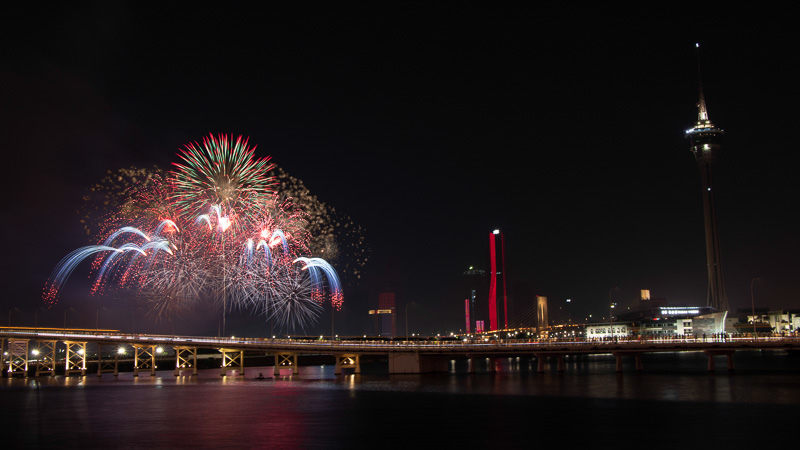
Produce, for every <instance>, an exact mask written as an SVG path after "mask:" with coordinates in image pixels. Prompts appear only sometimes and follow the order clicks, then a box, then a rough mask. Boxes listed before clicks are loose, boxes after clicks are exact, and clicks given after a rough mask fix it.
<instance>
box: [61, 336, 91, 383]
mask: <svg viewBox="0 0 800 450" xmlns="http://www.w3.org/2000/svg"><path fill="white" fill-rule="evenodd" d="M64 343H65V344H67V357H66V359H65V361H64V362H65V367H64V376H67V377H68V376H70V375H72V374H74V373H79V374H81V376H84V375H86V342H75V341H64Z"/></svg>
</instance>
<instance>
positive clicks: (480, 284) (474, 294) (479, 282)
mask: <svg viewBox="0 0 800 450" xmlns="http://www.w3.org/2000/svg"><path fill="white" fill-rule="evenodd" d="M464 283H465V284H464V287H465V288H466V290H465V292H466V296H467V297H466V298H467V300H469V311H467V315H468V316H469V321H470V324H473V325H475V326H474V327H470V328H471V329H473V330H475V332H476V333H477V327H478V326H477V321H479V320H487V319H488V318H489V308H488V307H487V305H486V303H484V302H483V301H479V299H483V298H486V296H487V295H488V293H487V288H488V286H487V284H486V271H484V270H481V269H476V268H475V267H473V266H470V267H469V269H467V270H466V271H464Z"/></svg>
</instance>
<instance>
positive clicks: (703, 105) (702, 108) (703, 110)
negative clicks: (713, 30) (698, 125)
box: [694, 42, 708, 122]
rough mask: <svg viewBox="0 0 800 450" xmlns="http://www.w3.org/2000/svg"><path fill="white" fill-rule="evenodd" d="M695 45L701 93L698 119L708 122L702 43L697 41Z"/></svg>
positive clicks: (698, 84)
mask: <svg viewBox="0 0 800 450" xmlns="http://www.w3.org/2000/svg"><path fill="white" fill-rule="evenodd" d="M694 46H695V48H697V86H698V89H699V93H700V100H698V102H697V110H698V111H697V121H698V122H704V121H705V122H707V121H708V109H707V108H706V99H705V97H704V96H703V76H702V72H701V71H700V43H699V42H696V43H695V44H694Z"/></svg>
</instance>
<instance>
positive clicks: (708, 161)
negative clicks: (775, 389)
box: [686, 44, 729, 311]
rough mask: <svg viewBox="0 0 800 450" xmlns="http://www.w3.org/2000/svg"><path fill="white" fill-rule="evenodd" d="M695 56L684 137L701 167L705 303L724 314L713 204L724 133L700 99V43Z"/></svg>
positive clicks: (715, 216) (724, 302)
mask: <svg viewBox="0 0 800 450" xmlns="http://www.w3.org/2000/svg"><path fill="white" fill-rule="evenodd" d="M696 46H697V48H698V56H697V78H698V84H699V101H698V103H697V110H698V111H697V123H696V124H695V126H694V127H693V128H691V129H689V130H686V137H687V138H688V139H689V141H690V142H691V150H692V153H693V154H694V157H695V159H696V160H697V165H698V167H699V168H700V181H701V183H702V189H703V191H702V194H703V213H704V216H705V227H706V263H707V266H708V300H707V305H708V306H711V307H713V308H715V309H717V310H720V311H727V310H728V308H729V305H728V296H727V294H726V293H725V279H724V277H723V274H722V258H721V257H720V245H719V231H718V229H717V208H716V202H715V201H714V193H715V190H714V178H713V167H714V159H715V158H716V154H717V153H718V152H719V149H720V140H721V138H722V135H723V134H724V133H725V132H724V131H723V130H722V129H721V128H717V127H716V126H715V125H714V124H713V123H712V122H711V120H709V118H708V108H707V107H706V101H705V97H704V96H703V84H702V79H701V78H700V50H699V48H700V44H696Z"/></svg>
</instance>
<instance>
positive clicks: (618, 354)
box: [614, 353, 622, 372]
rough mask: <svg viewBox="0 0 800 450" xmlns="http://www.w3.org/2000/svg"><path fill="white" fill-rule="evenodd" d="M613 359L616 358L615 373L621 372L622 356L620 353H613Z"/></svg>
mask: <svg viewBox="0 0 800 450" xmlns="http://www.w3.org/2000/svg"><path fill="white" fill-rule="evenodd" d="M614 358H616V363H617V364H616V371H617V372H622V354H621V353H614Z"/></svg>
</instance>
